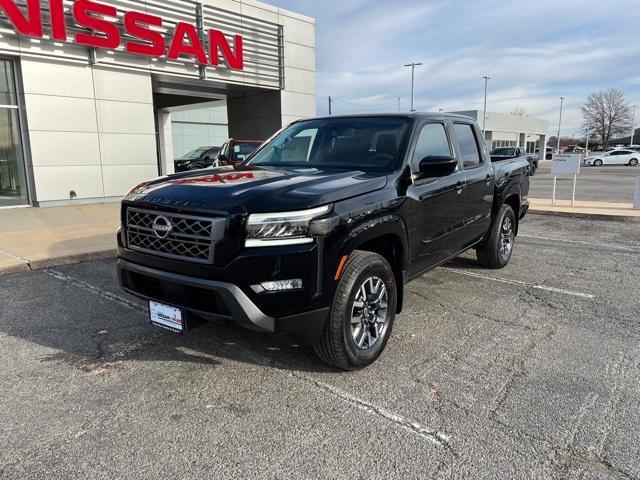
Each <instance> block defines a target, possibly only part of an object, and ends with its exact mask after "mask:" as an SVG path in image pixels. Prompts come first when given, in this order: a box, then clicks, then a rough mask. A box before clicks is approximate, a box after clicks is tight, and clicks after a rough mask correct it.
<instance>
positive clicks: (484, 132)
mask: <svg viewBox="0 0 640 480" xmlns="http://www.w3.org/2000/svg"><path fill="white" fill-rule="evenodd" d="M482 78H484V110H483V111H482V115H483V116H484V118H483V120H482V135H483V136H484V137H486V136H487V89H488V88H489V80H491V77H482Z"/></svg>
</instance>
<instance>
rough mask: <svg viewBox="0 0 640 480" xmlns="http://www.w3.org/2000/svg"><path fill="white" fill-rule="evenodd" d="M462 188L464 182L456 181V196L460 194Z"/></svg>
mask: <svg viewBox="0 0 640 480" xmlns="http://www.w3.org/2000/svg"><path fill="white" fill-rule="evenodd" d="M463 188H464V182H463V181H458V183H456V191H457V192H458V195H460V194H461V193H462V189H463Z"/></svg>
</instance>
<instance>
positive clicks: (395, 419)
mask: <svg viewBox="0 0 640 480" xmlns="http://www.w3.org/2000/svg"><path fill="white" fill-rule="evenodd" d="M42 271H43V272H44V273H46V274H47V275H49V276H51V277H53V278H55V279H57V280H60V281H62V282H65V283H67V284H70V285H73V286H75V287H77V288H80V289H82V290H85V291H87V292H90V293H92V294H94V295H98V296H100V297H102V298H104V299H105V300H109V301H112V302H116V303H118V304H119V305H121V306H123V307H125V308H127V309H129V310H135V311H137V312H142V313H145V314H147V313H148V311H147V309H146V308H145V307H143V306H141V305H138V304H137V303H134V302H131V301H129V300H128V299H126V298H124V297H121V296H120V295H116V294H115V293H111V292H109V291H106V290H102V289H100V288H99V287H97V286H95V285H93V284H91V283H88V282H85V281H84V280H80V279H77V278H74V277H71V276H69V275H66V274H64V273H62V272H60V271H58V270H53V269H49V268H48V269H45V270H42ZM243 350H244V349H243ZM247 356H250V357H252V358H253V359H254V360H255V361H257V363H260V364H261V365H263V366H266V367H276V369H277V371H279V372H282V373H287V374H289V375H290V376H292V377H294V378H297V379H298V380H302V381H304V382H306V383H309V384H311V385H313V386H314V387H316V388H318V389H320V390H321V391H322V392H324V393H326V394H328V395H330V396H332V397H334V398H336V399H338V400H341V401H342V402H345V403H347V404H348V405H350V406H352V407H355V408H358V409H360V410H363V411H365V412H367V413H369V414H372V415H376V416H377V417H378V418H381V419H383V420H385V421H387V422H390V423H391V424H393V426H395V427H397V428H401V429H403V430H406V431H409V432H410V433H413V434H415V435H418V436H419V437H421V438H422V439H424V440H427V441H428V442H430V443H433V444H435V445H438V446H441V447H444V448H446V449H447V450H449V451H452V449H451V445H450V438H449V437H448V436H447V435H445V434H444V433H442V432H439V431H435V430H431V429H428V428H425V427H424V426H422V425H421V424H419V423H418V422H415V421H413V420H410V419H408V418H406V417H403V416H402V415H398V414H397V413H393V412H391V411H389V410H387V409H386V408H383V407H379V406H377V405H374V404H372V403H369V402H367V401H365V400H362V399H360V398H358V397H355V396H353V395H351V394H349V393H347V392H344V391H343V390H340V389H339V388H337V387H334V386H333V385H330V384H328V383H324V382H321V381H319V380H315V379H313V378H311V377H308V376H306V375H304V374H303V373H301V372H299V371H291V370H290V369H288V368H286V367H284V366H282V365H278V364H274V363H273V362H272V361H270V360H269V359H268V358H265V357H263V356H262V355H255V353H254V352H252V351H247Z"/></svg>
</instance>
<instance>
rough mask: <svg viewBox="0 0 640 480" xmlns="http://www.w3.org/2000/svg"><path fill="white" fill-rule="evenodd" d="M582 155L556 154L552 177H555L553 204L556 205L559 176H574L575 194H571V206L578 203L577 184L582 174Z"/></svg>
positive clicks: (552, 165) (552, 166)
mask: <svg viewBox="0 0 640 480" xmlns="http://www.w3.org/2000/svg"><path fill="white" fill-rule="evenodd" d="M581 163H582V155H580V154H572V153H556V154H555V155H554V156H553V163H552V164H551V175H553V198H552V199H551V203H552V204H553V205H555V204H556V183H557V181H558V175H573V193H572V194H571V206H572V207H573V205H574V204H575V202H576V184H577V182H578V175H579V174H580V164H581Z"/></svg>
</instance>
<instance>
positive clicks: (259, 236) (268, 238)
mask: <svg viewBox="0 0 640 480" xmlns="http://www.w3.org/2000/svg"><path fill="white" fill-rule="evenodd" d="M330 210H331V207H330V206H329V205H325V206H324V207H319V208H313V209H311V210H301V211H297V212H283V213H253V214H251V215H249V220H248V221H247V240H246V241H245V243H244V245H245V247H269V246H274V247H275V246H282V245H301V244H304V243H311V242H313V237H312V236H311V235H310V233H309V225H310V224H311V221H312V220H313V219H314V218H318V217H321V216H322V215H325V214H327V213H329V211H330Z"/></svg>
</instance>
